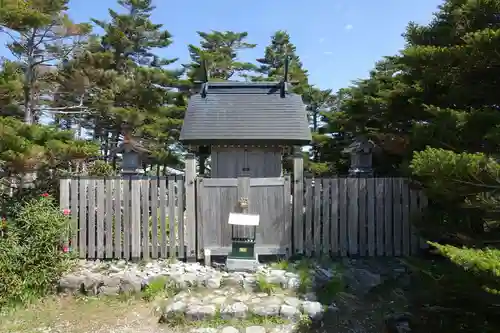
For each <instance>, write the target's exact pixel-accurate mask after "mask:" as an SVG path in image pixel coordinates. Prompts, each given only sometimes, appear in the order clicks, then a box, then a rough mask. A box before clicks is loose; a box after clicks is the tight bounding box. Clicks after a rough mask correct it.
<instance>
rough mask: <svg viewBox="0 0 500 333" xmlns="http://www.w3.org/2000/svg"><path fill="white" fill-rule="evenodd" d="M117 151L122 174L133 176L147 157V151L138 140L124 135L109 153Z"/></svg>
mask: <svg viewBox="0 0 500 333" xmlns="http://www.w3.org/2000/svg"><path fill="white" fill-rule="evenodd" d="M118 153H120V154H121V155H122V163H121V173H122V175H127V176H134V175H137V174H138V173H139V172H140V169H141V166H142V163H143V162H144V160H145V159H146V158H147V157H148V154H149V151H148V150H147V149H146V148H144V147H143V146H142V145H141V144H140V143H139V142H137V141H135V140H133V139H131V138H129V137H128V136H126V137H125V139H124V140H123V142H122V143H121V144H120V145H119V146H118V147H117V148H115V149H114V150H112V151H111V155H115V154H118Z"/></svg>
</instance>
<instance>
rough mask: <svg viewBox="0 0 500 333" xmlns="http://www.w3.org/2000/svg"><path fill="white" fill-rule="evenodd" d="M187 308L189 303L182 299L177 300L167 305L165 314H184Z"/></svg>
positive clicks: (168, 315)
mask: <svg viewBox="0 0 500 333" xmlns="http://www.w3.org/2000/svg"><path fill="white" fill-rule="evenodd" d="M186 308H187V304H186V303H184V302H182V301H177V302H174V303H171V304H168V305H167V306H166V307H165V311H164V315H165V316H166V317H167V318H168V317H170V316H175V315H179V314H184V311H185V310H186Z"/></svg>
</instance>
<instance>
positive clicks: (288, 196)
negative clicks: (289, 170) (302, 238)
mask: <svg viewBox="0 0 500 333" xmlns="http://www.w3.org/2000/svg"><path fill="white" fill-rule="evenodd" d="M284 178H285V183H284V185H283V196H284V198H285V202H284V206H285V219H284V220H285V231H284V232H285V235H284V237H287V239H289V240H290V241H289V242H287V246H286V248H287V255H288V256H290V255H291V254H292V252H291V250H292V247H293V238H292V237H293V234H292V228H293V220H292V210H293V198H292V184H291V182H290V176H285V177H284Z"/></svg>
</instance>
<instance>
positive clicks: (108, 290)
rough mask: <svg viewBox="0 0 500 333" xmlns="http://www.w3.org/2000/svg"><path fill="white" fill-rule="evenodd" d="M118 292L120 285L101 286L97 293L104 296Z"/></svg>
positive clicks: (114, 294) (115, 294)
mask: <svg viewBox="0 0 500 333" xmlns="http://www.w3.org/2000/svg"><path fill="white" fill-rule="evenodd" d="M119 293H120V286H101V287H99V290H98V294H99V295H104V296H117V295H118V294H119Z"/></svg>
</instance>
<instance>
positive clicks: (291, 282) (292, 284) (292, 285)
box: [286, 277, 300, 290]
mask: <svg viewBox="0 0 500 333" xmlns="http://www.w3.org/2000/svg"><path fill="white" fill-rule="evenodd" d="M299 286H300V280H299V279H298V278H296V277H291V278H289V279H288V280H287V284H286V288H287V289H290V290H296V289H298V288H299Z"/></svg>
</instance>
